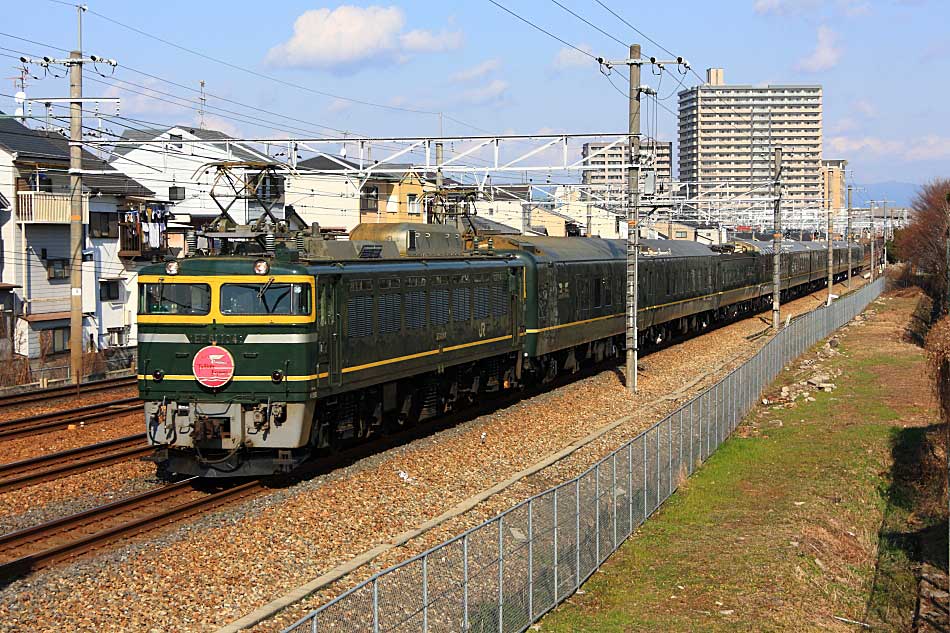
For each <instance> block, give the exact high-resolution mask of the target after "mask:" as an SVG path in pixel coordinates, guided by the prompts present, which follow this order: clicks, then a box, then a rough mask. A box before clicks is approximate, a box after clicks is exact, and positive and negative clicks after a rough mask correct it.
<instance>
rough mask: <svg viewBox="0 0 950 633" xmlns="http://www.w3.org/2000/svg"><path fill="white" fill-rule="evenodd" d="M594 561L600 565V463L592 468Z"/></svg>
mask: <svg viewBox="0 0 950 633" xmlns="http://www.w3.org/2000/svg"><path fill="white" fill-rule="evenodd" d="M578 516H580V513H578ZM594 559H595V560H596V561H597V564H598V565H600V462H597V465H596V466H594Z"/></svg>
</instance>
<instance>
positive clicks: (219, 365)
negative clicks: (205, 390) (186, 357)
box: [191, 345, 234, 389]
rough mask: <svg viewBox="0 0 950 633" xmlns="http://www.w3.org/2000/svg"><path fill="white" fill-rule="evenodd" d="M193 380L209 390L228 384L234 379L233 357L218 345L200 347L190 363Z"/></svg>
mask: <svg viewBox="0 0 950 633" xmlns="http://www.w3.org/2000/svg"><path fill="white" fill-rule="evenodd" d="M191 371H192V373H194V375H195V380H197V381H198V382H199V383H201V384H202V385H204V386H205V387H210V388H211V389H217V388H218V387H223V386H224V385H226V384H228V382H229V381H230V380H231V379H232V378H233V377H234V357H233V356H231V352H229V351H228V350H226V349H224V348H223V347H219V346H218V345H208V346H207V347H202V348H201V349H199V350H198V353H197V354H195V358H194V360H192V361H191Z"/></svg>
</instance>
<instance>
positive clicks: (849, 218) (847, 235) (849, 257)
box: [845, 185, 851, 290]
mask: <svg viewBox="0 0 950 633" xmlns="http://www.w3.org/2000/svg"><path fill="white" fill-rule="evenodd" d="M845 236H846V239H845V244H846V245H847V247H848V290H851V185H848V228H847V229H846V231H845Z"/></svg>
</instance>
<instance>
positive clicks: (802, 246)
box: [733, 239, 847, 255]
mask: <svg viewBox="0 0 950 633" xmlns="http://www.w3.org/2000/svg"><path fill="white" fill-rule="evenodd" d="M733 241H734V242H735V243H736V244H744V245H746V246H747V248H748V249H749V250H753V251H755V252H757V253H762V254H764V255H771V254H772V253H774V252H775V250H774V248H773V245H772V242H771V241H770V240H769V241H766V240H749V239H735V240H733ZM834 247H835V248H847V244H846V243H845V242H840V241H836V242H834ZM825 250H828V244H827V242H813V241H808V242H799V241H797V240H782V252H783V253H807V252H811V251H825Z"/></svg>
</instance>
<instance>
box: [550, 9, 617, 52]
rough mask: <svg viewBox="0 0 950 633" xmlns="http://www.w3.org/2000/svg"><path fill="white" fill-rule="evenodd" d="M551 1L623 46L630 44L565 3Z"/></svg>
mask: <svg viewBox="0 0 950 633" xmlns="http://www.w3.org/2000/svg"><path fill="white" fill-rule="evenodd" d="M551 2H553V3H554V4H556V5H557V6H559V7H561V8H562V9H564V10H565V11H567V12H568V13H570V14H571V15H573V16H574V17H575V18H577V19H578V20H580V21H581V22H583V23H584V24H586V25H587V26H589V27H591V28H592V29H594V30H596V31H598V32H600V33H602V34H603V35H606V36H607V37H609V38H610V39H612V40H613V41H615V42H617V43H618V44H620V45H621V46H627V44H628V43H627V42H624V41H623V40H621V39H618V38H616V37H614V36H613V35H611V34H610V33H608V32H607V31H605V30H604V29H602V28H600V27H599V26H597V25H596V24H594V23H592V22H591V21H590V20H588V19H587V18H585V17H583V16H582V15H579V14H577V13H575V12H574V11H572V10H571V9H569V8H568V7H566V6H564V5H563V4H561V3H560V2H558V0H551Z"/></svg>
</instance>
